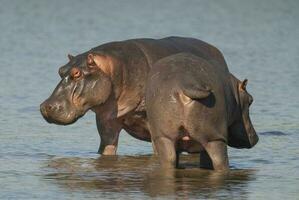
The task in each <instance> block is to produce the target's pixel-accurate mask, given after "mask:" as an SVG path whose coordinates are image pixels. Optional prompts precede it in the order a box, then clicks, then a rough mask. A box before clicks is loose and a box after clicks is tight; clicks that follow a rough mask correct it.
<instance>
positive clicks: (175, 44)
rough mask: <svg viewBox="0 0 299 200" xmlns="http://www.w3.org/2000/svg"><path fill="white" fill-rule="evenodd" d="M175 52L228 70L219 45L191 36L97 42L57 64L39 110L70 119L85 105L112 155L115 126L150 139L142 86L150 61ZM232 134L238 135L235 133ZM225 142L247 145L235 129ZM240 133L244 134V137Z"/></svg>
mask: <svg viewBox="0 0 299 200" xmlns="http://www.w3.org/2000/svg"><path fill="white" fill-rule="evenodd" d="M180 52H189V53H192V54H194V55H197V56H199V57H201V58H203V59H205V60H206V61H207V62H209V63H211V64H212V65H215V66H219V67H220V68H221V69H222V70H223V71H225V72H228V69H227V65H226V63H225V61H224V58H223V56H222V54H221V52H220V51H219V50H217V49H216V48H215V47H213V46H212V45H210V44H207V43H205V42H203V41H200V40H197V39H193V38H183V37H168V38H163V39H132V40H126V41H119V42H111V43H106V44H103V45H100V46H98V47H96V48H93V49H91V50H89V51H87V52H85V53H82V54H79V55H77V56H71V55H69V56H68V57H69V62H68V63H67V64H66V65H64V66H62V67H60V68H59V75H60V76H61V81H60V82H59V84H58V85H57V87H56V88H55V90H54V91H53V93H52V95H51V96H50V97H49V98H48V99H47V100H45V101H44V102H43V103H42V104H41V106H40V110H41V113H42V115H43V117H44V118H45V119H46V120H47V121H48V122H49V123H55V124H61V125H67V124H71V123H74V122H75V121H76V120H77V119H79V118H80V117H82V116H83V115H84V114H85V113H86V112H87V111H88V110H92V111H94V112H95V114H96V123H97V128H98V131H99V135H100V138H101V144H100V147H99V150H98V152H99V153H101V154H104V155H115V154H116V150H117V144H118V138H119V133H120V130H121V129H125V130H126V131H127V132H128V133H129V134H130V135H132V136H133V137H135V138H137V139H140V140H144V141H151V135H150V133H149V127H148V122H147V114H146V111H145V90H146V80H147V77H148V73H149V72H150V71H151V69H152V67H153V64H154V63H155V62H156V61H157V60H159V59H161V58H164V57H167V56H169V55H173V54H176V53H180ZM236 136H238V137H236ZM231 138H232V139H231V141H232V142H230V140H229V141H228V143H229V145H230V146H235V147H238V148H248V142H247V143H246V142H245V144H243V143H240V142H239V141H240V140H239V139H240V138H241V139H244V137H243V136H242V135H241V136H240V135H238V134H236V135H233V136H232V137H231ZM245 139H246V138H245Z"/></svg>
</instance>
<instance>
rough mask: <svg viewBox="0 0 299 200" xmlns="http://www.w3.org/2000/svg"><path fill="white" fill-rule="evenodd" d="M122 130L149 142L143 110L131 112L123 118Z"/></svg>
mask: <svg viewBox="0 0 299 200" xmlns="http://www.w3.org/2000/svg"><path fill="white" fill-rule="evenodd" d="M123 128H124V130H125V131H126V132H127V133H128V134H130V135H131V136H133V137H134V138H136V139H139V140H143V141H147V142H150V141H151V135H150V132H149V129H148V123H147V119H146V114H145V112H138V113H133V114H131V115H129V116H127V117H126V118H124V119H123Z"/></svg>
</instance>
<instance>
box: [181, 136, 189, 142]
mask: <svg viewBox="0 0 299 200" xmlns="http://www.w3.org/2000/svg"><path fill="white" fill-rule="evenodd" d="M182 140H183V141H188V140H190V137H189V136H184V137H182Z"/></svg>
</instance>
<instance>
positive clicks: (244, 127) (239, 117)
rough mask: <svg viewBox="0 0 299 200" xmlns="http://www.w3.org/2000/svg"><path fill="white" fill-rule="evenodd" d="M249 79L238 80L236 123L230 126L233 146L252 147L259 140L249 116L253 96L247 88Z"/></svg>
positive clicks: (231, 144) (230, 143)
mask: <svg viewBox="0 0 299 200" xmlns="http://www.w3.org/2000/svg"><path fill="white" fill-rule="evenodd" d="M246 85H247V79H245V80H244V81H243V82H241V81H238V83H237V89H236V90H237V91H236V93H237V94H236V96H237V97H236V98H237V102H238V107H239V109H238V111H237V114H236V118H235V121H234V123H233V124H232V125H231V126H230V127H229V145H230V146H233V147H240V148H243V147H246V148H251V147H253V146H254V145H255V144H256V143H257V142H258V136H257V134H256V132H255V130H254V128H253V125H252V123H251V120H250V117H249V107H250V105H251V104H252V102H253V97H252V96H251V95H250V94H249V93H248V92H247V90H246Z"/></svg>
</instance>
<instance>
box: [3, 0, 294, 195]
mask: <svg viewBox="0 0 299 200" xmlns="http://www.w3.org/2000/svg"><path fill="white" fill-rule="evenodd" d="M298 19H299V3H298V1H296V0H293V1H291V0H285V1H278V0H273V1H272V0H271V1H270V0H269V1H260V0H255V1H236V0H235V1H234V0H228V1H217V2H216V1H187V2H186V1H178V0H177V1H161V2H159V1H137V0H136V1H128V2H127V1H126V2H125V1H95V0H94V1H91V0H90V1H86V2H85V1H84V2H83V1H72V2H71V3H70V2H68V1H58V0H56V1H45V0H36V1H33V0H30V1H11V0H5V1H3V0H1V1H0V52H1V53H0V63H1V64H0V110H1V112H0V199H34V198H36V199H85V198H94V199H95V198H97V199H101V198H102V199H109V198H111V199H116V198H118V199H149V198H157V199H200V198H202V199H205V198H210V199H266V198H267V199H282V198H284V199H298V196H299V186H298V185H299V148H298V142H299V93H298V86H299V79H298V76H299V66H298V63H299V42H298V36H299V24H298ZM169 35H181V36H189V37H195V38H200V39H202V40H204V41H207V42H209V43H211V44H214V45H216V46H217V47H218V48H220V49H221V50H222V52H223V53H224V56H225V58H226V61H227V63H228V65H229V68H230V71H231V72H233V73H234V74H235V75H236V76H237V77H239V78H248V79H249V84H248V90H249V91H250V92H251V93H252V95H253V96H254V98H255V102H254V104H253V106H252V110H251V117H252V121H253V123H254V125H255V128H256V130H257V132H258V133H259V136H260V142H259V143H258V144H257V146H256V147H254V148H253V149H251V150H238V149H229V156H230V168H231V171H230V173H228V174H219V173H215V172H209V171H205V170H201V169H199V168H198V156H196V155H195V156H184V159H183V161H182V162H183V163H182V166H184V167H186V169H178V170H175V171H173V172H167V173H166V172H163V171H161V170H160V169H159V165H158V164H157V160H156V158H154V157H152V156H151V154H152V149H151V145H150V144H149V143H145V142H141V141H138V140H136V139H133V138H132V137H130V136H129V135H128V134H126V133H125V132H123V133H122V134H121V138H120V144H119V150H118V153H119V156H116V157H100V156H99V155H97V154H96V151H97V149H98V145H99V142H100V141H99V137H98V134H97V131H96V126H95V120H94V114H93V113H91V112H89V113H87V114H86V115H85V116H84V117H83V118H82V119H81V120H79V121H78V122H76V124H74V125H70V126H66V127H64V126H55V125H50V124H47V123H46V122H45V121H44V120H43V119H42V117H41V116H40V114H39V104H40V103H41V102H42V101H43V100H44V99H45V98H47V97H48V96H49V95H50V93H51V91H52V90H53V88H54V87H55V85H56V83H57V82H58V80H59V76H58V74H57V70H58V67H59V66H61V65H63V64H64V63H65V62H67V56H66V55H67V54H68V53H72V54H75V55H76V54H78V53H81V52H84V51H86V50H88V49H90V48H91V47H94V46H97V45H99V44H102V43H104V42H108V41H113V40H123V39H128V38H136V37H154V38H161V37H165V36H169Z"/></svg>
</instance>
